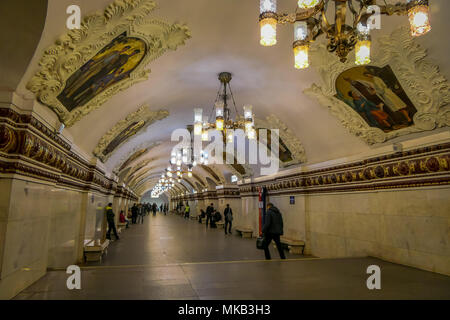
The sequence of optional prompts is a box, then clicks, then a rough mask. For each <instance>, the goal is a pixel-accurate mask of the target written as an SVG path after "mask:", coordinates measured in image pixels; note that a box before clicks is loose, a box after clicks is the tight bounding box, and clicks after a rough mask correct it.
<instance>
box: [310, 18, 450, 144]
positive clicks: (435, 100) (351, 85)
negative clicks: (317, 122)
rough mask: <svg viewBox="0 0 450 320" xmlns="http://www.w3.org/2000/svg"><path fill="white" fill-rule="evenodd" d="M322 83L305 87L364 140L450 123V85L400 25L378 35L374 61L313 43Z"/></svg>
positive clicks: (375, 140)
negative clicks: (341, 56) (343, 58)
mask: <svg viewBox="0 0 450 320" xmlns="http://www.w3.org/2000/svg"><path fill="white" fill-rule="evenodd" d="M311 51H312V52H311V64H312V65H313V67H315V69H316V70H317V71H318V72H319V75H320V77H321V79H322V84H321V85H320V86H319V85H317V84H313V85H312V86H311V87H310V88H308V89H305V90H304V93H305V94H307V95H308V96H310V97H313V98H315V99H317V100H318V102H319V103H320V104H322V105H323V106H325V107H327V108H328V109H329V110H330V112H331V114H333V115H334V116H336V117H337V118H338V119H339V120H340V121H341V123H342V125H343V126H344V127H346V128H347V129H348V130H349V131H350V132H351V133H353V134H354V135H356V136H358V137H360V138H361V139H363V140H364V141H365V142H366V143H367V144H369V145H371V144H376V143H383V142H385V141H387V140H390V139H393V138H396V137H399V136H402V135H406V134H411V133H416V132H422V131H428V130H433V129H436V128H439V127H445V126H449V125H450V107H449V106H448V103H449V102H450V90H449V84H448V81H447V79H445V77H444V76H442V75H441V74H440V72H439V68H438V67H437V66H435V65H434V64H432V63H431V62H430V61H428V60H427V59H426V56H427V53H426V50H424V49H423V48H421V47H420V46H419V45H418V44H417V43H415V40H414V39H413V38H412V37H411V36H410V32H409V28H408V27H406V26H402V27H399V28H397V29H396V30H394V31H393V32H392V34H391V35H390V36H384V37H380V38H378V43H377V50H376V51H375V52H374V54H373V55H372V63H371V64H370V65H367V66H363V67H362V66H361V67H357V66H355V64H354V62H353V61H354V60H353V59H348V61H347V62H345V63H341V62H340V61H339V60H338V59H337V58H335V57H333V56H331V55H330V54H329V53H328V52H327V50H326V48H325V46H324V45H320V44H319V45H317V46H313V47H312V48H311Z"/></svg>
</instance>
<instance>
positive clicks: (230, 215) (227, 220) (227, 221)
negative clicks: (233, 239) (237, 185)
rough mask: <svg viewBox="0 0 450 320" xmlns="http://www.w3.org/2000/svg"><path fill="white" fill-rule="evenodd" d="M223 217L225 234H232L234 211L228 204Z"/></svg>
mask: <svg viewBox="0 0 450 320" xmlns="http://www.w3.org/2000/svg"><path fill="white" fill-rule="evenodd" d="M223 216H224V217H225V225H224V229H225V234H228V233H229V234H231V226H232V221H233V210H231V208H230V205H229V204H228V203H227V207H226V208H225V210H224V211H223ZM227 227H228V233H227Z"/></svg>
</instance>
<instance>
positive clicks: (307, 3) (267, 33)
mask: <svg viewBox="0 0 450 320" xmlns="http://www.w3.org/2000/svg"><path fill="white" fill-rule="evenodd" d="M330 2H333V3H334V24H330V22H329V21H328V18H327V13H328V12H329V11H330V10H328V5H329V3H330ZM377 2H379V1H377V0H298V5H297V8H296V11H295V13H292V14H286V13H277V2H276V0H260V13H261V14H260V16H259V23H260V28H261V40H260V44H261V45H263V46H273V45H275V44H276V43H277V39H276V34H277V24H287V23H291V24H293V25H294V43H293V50H294V58H295V64H294V65H295V68H297V69H305V68H307V67H308V66H309V57H308V54H309V46H310V43H311V42H313V41H315V40H316V39H317V38H318V37H319V36H320V35H322V34H324V35H325V36H326V38H327V40H328V44H327V49H328V51H329V52H335V53H336V54H337V56H338V57H339V59H340V61H341V62H345V61H346V60H347V56H348V54H349V52H350V51H352V50H353V49H355V63H356V64H357V65H365V64H369V63H370V47H371V38H370V30H371V29H373V28H374V24H376V21H377V20H376V18H379V17H380V15H381V14H383V15H388V16H390V15H393V14H397V15H408V18H409V23H410V26H411V35H412V36H421V35H423V34H425V33H427V32H429V31H430V30H431V26H430V21H429V8H428V0H407V2H406V3H396V4H387V3H386V1H383V2H384V4H378V3H377ZM347 12H350V19H351V21H352V23H351V24H350V25H349V24H346V22H347V18H348V17H347ZM375 27H376V26H375Z"/></svg>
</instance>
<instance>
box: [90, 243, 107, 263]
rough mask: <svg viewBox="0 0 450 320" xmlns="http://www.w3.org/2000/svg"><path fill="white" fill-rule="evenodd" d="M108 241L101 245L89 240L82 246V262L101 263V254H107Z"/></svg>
mask: <svg viewBox="0 0 450 320" xmlns="http://www.w3.org/2000/svg"><path fill="white" fill-rule="evenodd" d="M108 246H109V240H108V239H106V240H105V241H103V242H102V243H95V242H94V240H90V241H88V242H87V243H85V245H84V260H85V261H86V262H89V261H100V262H101V261H102V256H103V254H104V253H105V254H108Z"/></svg>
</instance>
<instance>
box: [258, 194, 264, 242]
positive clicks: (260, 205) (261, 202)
mask: <svg viewBox="0 0 450 320" xmlns="http://www.w3.org/2000/svg"><path fill="white" fill-rule="evenodd" d="M258 191H259V200H258V206H259V236H261V235H262V213H263V199H262V188H258Z"/></svg>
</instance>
